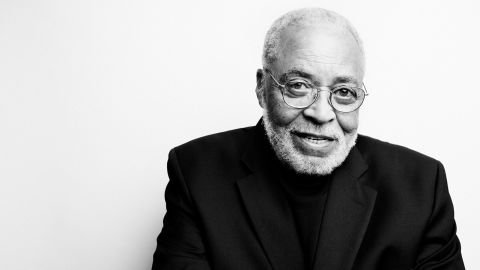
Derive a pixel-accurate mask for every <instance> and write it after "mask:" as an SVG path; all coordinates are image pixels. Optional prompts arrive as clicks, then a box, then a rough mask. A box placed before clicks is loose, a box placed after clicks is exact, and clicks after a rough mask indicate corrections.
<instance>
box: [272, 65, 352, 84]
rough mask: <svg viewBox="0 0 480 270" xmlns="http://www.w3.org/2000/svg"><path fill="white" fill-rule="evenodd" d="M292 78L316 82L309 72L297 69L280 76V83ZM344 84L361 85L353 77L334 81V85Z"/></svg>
mask: <svg viewBox="0 0 480 270" xmlns="http://www.w3.org/2000/svg"><path fill="white" fill-rule="evenodd" d="M290 76H300V77H303V78H306V79H308V80H310V81H311V82H315V80H314V78H313V75H312V74H310V73H307V72H305V71H302V70H299V69H296V68H293V69H290V70H288V71H287V72H285V73H284V74H282V75H281V76H280V82H285V81H287V79H288V77H290ZM343 83H351V84H355V85H358V84H359V82H358V80H357V79H355V78H354V77H352V76H339V77H336V78H335V79H334V80H333V84H332V85H336V84H343Z"/></svg>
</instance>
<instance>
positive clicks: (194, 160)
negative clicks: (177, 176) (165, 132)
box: [169, 127, 255, 173]
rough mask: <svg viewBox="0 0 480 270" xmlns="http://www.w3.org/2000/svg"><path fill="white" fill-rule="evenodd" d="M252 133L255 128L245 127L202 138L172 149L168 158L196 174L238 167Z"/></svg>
mask: <svg viewBox="0 0 480 270" xmlns="http://www.w3.org/2000/svg"><path fill="white" fill-rule="evenodd" d="M254 133H255V127H245V128H239V129H234V130H229V131H224V132H220V133H215V134H211V135H207V136H203V137H200V138H197V139H194V140H191V141H189V142H186V143H184V144H181V145H179V146H177V147H175V148H173V149H172V150H171V151H170V154H169V158H170V159H172V158H174V159H176V160H177V161H178V164H179V166H180V167H181V168H182V169H185V170H187V171H191V172H197V173H198V172H199V171H210V172H213V171H220V170H225V168H228V167H230V168H231V167H238V162H239V161H240V158H241V156H242V155H243V153H244V149H245V146H246V145H248V144H250V142H251V140H252V138H253V136H254Z"/></svg>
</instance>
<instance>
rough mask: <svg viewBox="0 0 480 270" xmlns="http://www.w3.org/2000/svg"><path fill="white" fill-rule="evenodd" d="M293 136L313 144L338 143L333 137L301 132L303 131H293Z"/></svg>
mask: <svg viewBox="0 0 480 270" xmlns="http://www.w3.org/2000/svg"><path fill="white" fill-rule="evenodd" d="M292 134H293V135H295V136H298V137H300V138H302V139H304V140H308V141H311V142H312V143H316V142H325V141H327V142H333V141H336V140H337V139H336V138H335V137H332V136H328V135H322V134H314V133H309V132H301V131H292Z"/></svg>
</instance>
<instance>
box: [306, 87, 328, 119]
mask: <svg viewBox="0 0 480 270" xmlns="http://www.w3.org/2000/svg"><path fill="white" fill-rule="evenodd" d="M317 95H318V97H317V100H315V102H314V103H313V104H312V105H310V106H309V107H307V108H305V109H304V110H303V115H304V116H305V117H307V118H309V119H311V120H313V121H314V122H317V123H319V124H322V123H327V122H330V121H333V120H334V119H335V117H336V115H335V111H334V109H333V108H332V106H331V105H330V103H329V102H328V98H329V97H330V92H329V91H319V92H318V93H317Z"/></svg>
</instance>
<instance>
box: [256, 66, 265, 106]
mask: <svg viewBox="0 0 480 270" xmlns="http://www.w3.org/2000/svg"><path fill="white" fill-rule="evenodd" d="M264 91H265V77H264V75H263V69H261V68H259V69H257V87H255V94H257V100H258V104H260V107H262V108H264V107H263V106H264V105H265V95H264Z"/></svg>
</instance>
